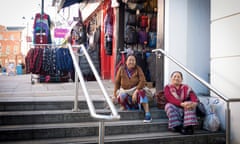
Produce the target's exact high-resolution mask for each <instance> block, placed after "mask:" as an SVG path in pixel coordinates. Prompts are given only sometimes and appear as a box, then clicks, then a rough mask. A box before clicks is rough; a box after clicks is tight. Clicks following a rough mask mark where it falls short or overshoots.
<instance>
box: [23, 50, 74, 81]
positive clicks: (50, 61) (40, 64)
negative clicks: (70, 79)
mask: <svg viewBox="0 0 240 144" xmlns="http://www.w3.org/2000/svg"><path fill="white" fill-rule="evenodd" d="M25 63H26V73H33V74H41V75H50V76H57V75H61V73H62V72H70V71H72V70H73V61H72V57H71V55H70V52H69V49H67V48H57V47H55V48H47V46H46V47H45V48H31V49H30V50H29V51H28V53H27V56H26V58H25Z"/></svg>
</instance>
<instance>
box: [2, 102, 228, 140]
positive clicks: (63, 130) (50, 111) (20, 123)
mask: <svg viewBox="0 0 240 144" xmlns="http://www.w3.org/2000/svg"><path fill="white" fill-rule="evenodd" d="M94 105H95V107H96V109H97V110H96V111H97V113H105V114H109V113H110V111H109V110H108V109H107V108H105V102H103V101H94ZM72 108H73V102H72V101H51V102H46V101H39V102H0V143H1V144H3V143H4V144H10V143H13V144H83V143H86V144H96V143H98V131H99V129H98V128H99V122H98V120H97V119H93V118H92V117H90V114H89V111H88V107H87V105H86V102H84V101H80V102H79V108H80V111H79V112H73V111H72ZM119 114H120V115H121V119H120V120H119V121H107V122H105V123H104V125H105V143H106V144H146V143H148V144H221V143H225V142H224V140H225V133H224V132H221V131H220V132H215V133H210V132H207V131H204V130H201V129H200V128H199V127H198V128H197V129H196V130H195V134H194V135H181V134H179V133H175V132H170V131H169V130H168V119H167V117H166V114H165V112H164V111H163V110H160V109H158V108H157V107H154V106H153V107H151V114H152V118H153V122H152V123H143V119H144V113H143V112H142V111H119Z"/></svg>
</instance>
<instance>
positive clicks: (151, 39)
mask: <svg viewBox="0 0 240 144" xmlns="http://www.w3.org/2000/svg"><path fill="white" fill-rule="evenodd" d="M148 46H149V47H150V48H155V47H156V46H157V32H148Z"/></svg>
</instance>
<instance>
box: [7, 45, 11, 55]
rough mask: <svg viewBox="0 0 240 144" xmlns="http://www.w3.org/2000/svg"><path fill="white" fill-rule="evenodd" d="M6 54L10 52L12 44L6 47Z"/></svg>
mask: <svg viewBox="0 0 240 144" xmlns="http://www.w3.org/2000/svg"><path fill="white" fill-rule="evenodd" d="M6 54H10V46H7V47H6Z"/></svg>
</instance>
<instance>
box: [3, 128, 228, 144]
mask: <svg viewBox="0 0 240 144" xmlns="http://www.w3.org/2000/svg"><path fill="white" fill-rule="evenodd" d="M224 137H225V134H224V133H223V132H215V133H210V132H207V131H203V130H196V131H195V134H194V135H181V134H179V133H174V132H170V131H166V132H155V133H138V134H119V135H109V136H105V139H104V143H105V144H136V143H137V144H146V143H148V144H225V143H226V142H225V138H224ZM98 138H99V137H98V136H87V137H74V138H73V137H72V138H54V139H34V140H22V141H4V142H0V144H98Z"/></svg>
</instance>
